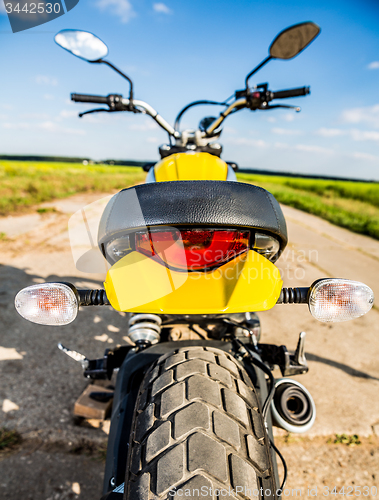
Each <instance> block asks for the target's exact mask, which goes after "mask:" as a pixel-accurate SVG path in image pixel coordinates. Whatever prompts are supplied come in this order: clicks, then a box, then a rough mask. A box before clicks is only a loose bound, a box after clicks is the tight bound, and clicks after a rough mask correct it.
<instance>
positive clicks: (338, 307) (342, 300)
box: [308, 279, 374, 323]
mask: <svg viewBox="0 0 379 500" xmlns="http://www.w3.org/2000/svg"><path fill="white" fill-rule="evenodd" d="M308 303H309V310H310V312H311V314H312V316H313V317H315V318H316V319H318V320H319V321H323V322H326V323H328V322H339V321H348V320H350V319H354V318H359V317H360V316H363V315H364V314H366V313H367V312H368V311H369V310H370V309H371V307H372V305H373V303H374V293H373V291H372V290H371V288H370V287H368V286H367V285H365V284H364V283H360V282H359V281H350V280H344V279H323V280H320V281H318V282H316V283H314V284H313V285H312V287H311V291H310V295H309V299H308Z"/></svg>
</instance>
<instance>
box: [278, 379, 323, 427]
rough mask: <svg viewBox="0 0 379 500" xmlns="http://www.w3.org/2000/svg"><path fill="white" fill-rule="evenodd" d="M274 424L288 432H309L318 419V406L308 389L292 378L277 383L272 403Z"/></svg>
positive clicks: (279, 380)
mask: <svg viewBox="0 0 379 500" xmlns="http://www.w3.org/2000/svg"><path fill="white" fill-rule="evenodd" d="M271 415H272V419H273V424H274V425H275V426H276V427H280V428H282V429H284V430H286V431H288V432H293V433H297V434H300V433H303V432H307V431H309V429H310V428H311V427H312V425H313V424H314V421H315V419H316V406H315V403H314V401H313V398H312V396H311V395H310V393H309V392H308V391H307V389H306V388H305V387H304V386H303V385H302V384H300V383H299V382H297V381H296V380H292V379H290V378H281V379H277V380H276V381H275V395H274V398H273V400H272V402H271Z"/></svg>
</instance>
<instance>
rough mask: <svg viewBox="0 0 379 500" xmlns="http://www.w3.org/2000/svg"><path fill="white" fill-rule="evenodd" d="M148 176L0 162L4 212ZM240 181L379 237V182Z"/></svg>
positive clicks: (245, 177) (0, 209) (246, 177)
mask: <svg viewBox="0 0 379 500" xmlns="http://www.w3.org/2000/svg"><path fill="white" fill-rule="evenodd" d="M145 176H146V174H145V172H143V171H142V169H140V168H135V167H117V166H108V165H86V166H84V165H82V164H81V163H59V162H33V161H32V162H27V161H6V160H0V214H1V215H7V214H10V213H15V212H19V211H22V210H25V209H27V208H29V209H30V208H31V207H34V206H35V205H37V204H38V203H42V202H44V201H50V200H53V199H57V198H65V197H67V196H71V195H73V194H75V193H84V192H99V193H100V192H101V193H104V192H107V191H110V190H113V189H122V188H125V187H128V186H131V185H133V184H137V183H139V182H143V181H144V179H145ZM238 180H240V181H242V182H251V183H254V184H256V185H258V186H261V187H263V188H265V189H267V190H268V191H270V192H271V193H272V194H273V195H274V196H275V197H276V198H277V199H278V201H279V202H281V203H284V204H286V205H290V206H292V207H295V208H298V209H300V210H304V211H305V212H309V213H312V214H314V215H318V216H320V217H322V218H323V219H326V220H328V221H330V222H332V223H334V224H337V225H339V226H342V227H346V228H348V229H350V230H352V231H355V232H357V233H361V234H366V235H368V236H371V237H373V238H376V239H379V183H365V182H347V181H326V180H317V179H304V178H293V177H276V176H265V175H252V174H238ZM33 209H34V208H33Z"/></svg>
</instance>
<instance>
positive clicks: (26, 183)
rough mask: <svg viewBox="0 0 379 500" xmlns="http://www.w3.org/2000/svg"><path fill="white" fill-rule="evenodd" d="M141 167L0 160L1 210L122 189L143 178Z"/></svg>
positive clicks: (6, 211)
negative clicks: (83, 194) (78, 194)
mask: <svg viewBox="0 0 379 500" xmlns="http://www.w3.org/2000/svg"><path fill="white" fill-rule="evenodd" d="M145 177H146V174H145V172H143V171H142V169H141V168H133V167H114V166H108V165H86V166H84V165H82V164H81V163H59V162H26V161H4V160H0V214H1V215H6V214H9V213H13V212H17V211H21V210H22V209H25V208H27V207H31V206H33V205H36V204H38V203H42V202H44V201H50V200H53V199H57V198H66V197H67V196H71V195H73V194H75V193H85V192H99V193H104V192H107V191H110V190H112V189H122V188H125V187H128V186H130V185H132V184H136V183H138V182H143V180H144V179H145Z"/></svg>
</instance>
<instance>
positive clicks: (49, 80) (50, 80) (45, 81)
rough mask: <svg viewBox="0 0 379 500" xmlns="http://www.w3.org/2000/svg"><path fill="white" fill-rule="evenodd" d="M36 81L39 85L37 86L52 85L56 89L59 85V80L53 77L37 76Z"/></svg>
mask: <svg viewBox="0 0 379 500" xmlns="http://www.w3.org/2000/svg"><path fill="white" fill-rule="evenodd" d="M34 81H35V82H36V83H37V85H52V86H54V87H55V86H56V85H58V80H57V79H56V78H54V77H52V76H46V75H37V76H36V77H35V78H34Z"/></svg>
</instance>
